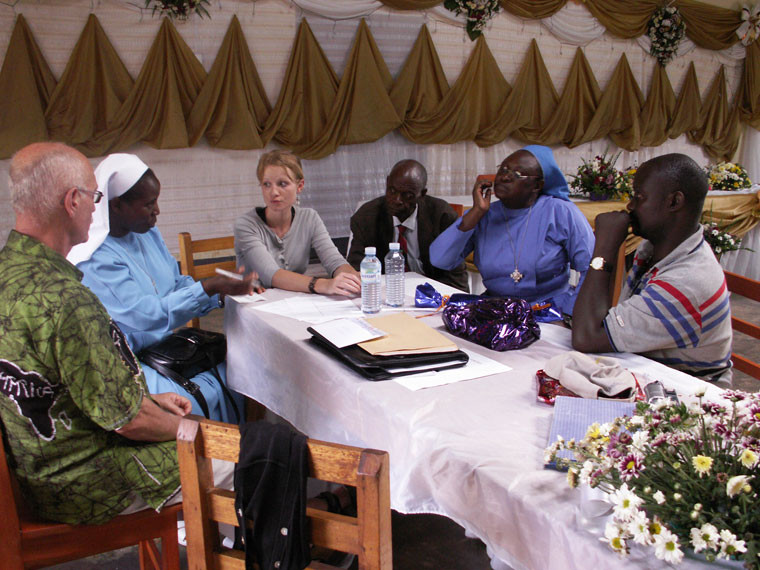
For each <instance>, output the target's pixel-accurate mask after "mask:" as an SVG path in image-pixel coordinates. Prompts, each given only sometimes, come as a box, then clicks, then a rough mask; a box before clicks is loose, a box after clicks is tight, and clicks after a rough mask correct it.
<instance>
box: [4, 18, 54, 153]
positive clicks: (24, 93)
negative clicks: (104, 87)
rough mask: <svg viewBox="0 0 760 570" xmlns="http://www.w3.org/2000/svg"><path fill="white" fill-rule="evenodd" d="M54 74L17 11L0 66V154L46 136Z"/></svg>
mask: <svg viewBox="0 0 760 570" xmlns="http://www.w3.org/2000/svg"><path fill="white" fill-rule="evenodd" d="M55 84H56V81H55V77H53V72H52V71H50V67H49V66H48V64H47V62H46V61H45V58H44V57H43V56H42V52H41V51H40V48H39V46H38V45H37V42H36V41H35V39H34V36H33V35H32V31H31V30H30V29H29V25H28V24H27V23H26V19H25V18H24V16H23V15H21V14H19V16H18V18H16V24H15V25H14V27H13V32H12V33H11V40H10V43H9V44H8V50H7V51H6V53H5V59H4V60H3V67H2V69H0V93H2V94H3V106H2V107H3V109H2V112H0V157H7V156H10V155H11V154H13V153H14V152H15V151H16V150H18V149H19V148H21V147H23V146H25V145H27V144H29V143H32V142H35V141H41V140H46V139H47V138H48V130H47V124H46V122H45V109H46V108H47V106H48V103H49V101H50V97H51V95H52V93H53V90H54V89H55Z"/></svg>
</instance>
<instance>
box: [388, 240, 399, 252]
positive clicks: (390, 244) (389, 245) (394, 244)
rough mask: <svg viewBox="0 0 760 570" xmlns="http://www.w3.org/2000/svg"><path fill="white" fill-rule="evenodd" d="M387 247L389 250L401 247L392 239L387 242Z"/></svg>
mask: <svg viewBox="0 0 760 570" xmlns="http://www.w3.org/2000/svg"><path fill="white" fill-rule="evenodd" d="M388 249H390V250H399V249H401V244H400V243H398V242H395V241H392V242H391V243H389V244H388Z"/></svg>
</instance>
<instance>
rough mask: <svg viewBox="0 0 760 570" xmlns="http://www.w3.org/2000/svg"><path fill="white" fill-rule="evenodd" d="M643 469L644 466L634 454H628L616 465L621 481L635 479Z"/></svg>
mask: <svg viewBox="0 0 760 570" xmlns="http://www.w3.org/2000/svg"><path fill="white" fill-rule="evenodd" d="M643 469H644V464H643V463H642V461H641V458H640V457H639V456H638V455H636V454H634V453H629V454H628V455H626V456H625V457H623V459H622V460H621V461H620V463H618V471H620V478H621V479H623V481H628V480H630V479H632V478H633V477H637V476H638V474H639V473H640V472H641V471H642V470H643Z"/></svg>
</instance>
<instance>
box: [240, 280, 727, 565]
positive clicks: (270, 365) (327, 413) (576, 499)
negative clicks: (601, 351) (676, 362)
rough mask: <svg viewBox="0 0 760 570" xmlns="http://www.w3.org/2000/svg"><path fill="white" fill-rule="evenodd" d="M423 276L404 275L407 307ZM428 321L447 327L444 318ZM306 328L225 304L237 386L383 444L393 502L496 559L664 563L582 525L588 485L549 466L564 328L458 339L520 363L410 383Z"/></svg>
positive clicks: (341, 433)
mask: <svg viewBox="0 0 760 570" xmlns="http://www.w3.org/2000/svg"><path fill="white" fill-rule="evenodd" d="M408 275H409V274H408ZM421 281H422V280H421V279H420V278H419V277H417V278H415V277H414V276H412V277H411V278H409V277H408V278H407V295H408V297H407V302H408V303H409V304H411V299H412V297H411V294H412V293H413V290H414V287H415V286H416V284H417V283H419V282H421ZM437 288H438V289H439V291H445V290H446V288H445V286H442V285H441V286H438V287H437ZM292 295H298V294H297V293H288V292H284V291H278V290H270V291H267V292H266V293H265V297H266V298H267V299H270V300H277V299H282V298H285V297H289V296H292ZM359 315H360V313H359V312H358V310H357V316H359ZM424 320H425V322H426V323H427V324H429V325H430V326H433V327H435V328H439V329H441V330H444V329H443V324H442V322H441V319H440V316H433V317H427V318H425V319H424ZM307 326H308V324H307V323H304V322H301V321H297V320H294V319H291V318H287V317H282V316H278V315H273V314H270V313H264V312H260V311H257V310H256V309H255V304H238V303H236V302H234V301H232V302H228V303H227V307H226V309H225V332H226V333H227V343H228V354H227V371H228V381H229V384H230V387H232V388H234V389H235V390H238V391H239V392H242V393H244V394H246V395H248V396H250V397H251V398H254V399H256V400H257V401H259V402H261V403H262V404H264V405H265V406H266V407H267V408H269V409H270V410H272V411H273V412H275V413H276V414H278V415H280V416H282V417H283V418H285V419H287V420H288V421H290V422H291V423H292V424H293V425H294V426H295V427H296V428H297V429H299V430H301V431H302V432H304V433H305V434H307V435H308V436H309V437H313V438H317V439H323V440H328V441H334V442H340V443H345V444H351V445H358V446H362V447H373V448H377V449H383V450H387V451H388V452H389V453H390V464H391V473H390V476H391V477H390V478H391V505H392V508H393V509H395V510H397V511H400V512H403V513H436V514H441V515H444V516H447V517H449V518H451V519H453V520H454V521H456V522H457V523H459V524H460V525H462V526H463V527H464V528H465V529H466V530H467V531H468V532H469V533H470V534H471V535H474V536H476V537H478V538H480V539H481V540H482V541H483V542H484V543H485V544H486V546H487V548H488V551H489V554H490V555H491V556H492V558H493V565H494V567H505V565H509V566H512V567H514V568H535V569H550V568H562V569H570V568H579V569H580V568H583V569H586V568H597V569H602V568H604V569H608V568H617V567H625V568H652V567H653V566H661V565H660V564H659V561H656V560H655V559H654V558H653V554H652V552H653V551H652V550H651V549H647V550H641V549H639V547H634V550H633V552H632V555H631V557H630V558H628V559H626V560H625V561H621V560H620V559H619V558H618V557H617V555H616V554H615V553H614V552H612V550H610V549H609V548H608V547H606V546H605V545H603V544H602V543H601V542H599V540H598V538H599V532H600V531H599V528H592V529H591V530H589V525H583V524H581V523H579V520H578V516H577V512H578V505H579V503H580V495H581V493H580V492H579V491H578V490H573V489H570V488H569V487H568V486H567V484H566V482H565V475H564V474H563V473H559V472H557V471H554V470H551V469H544V467H543V450H544V448H545V447H546V445H547V437H548V434H549V428H550V425H551V421H552V411H553V408H551V407H550V406H548V405H546V404H542V403H538V402H537V401H536V381H535V372H536V370H537V369H539V368H541V367H542V366H543V364H544V362H546V360H547V359H548V358H550V357H551V356H554V355H555V354H558V353H560V352H562V351H564V350H568V349H569V348H570V345H569V342H570V337H569V331H568V330H566V329H564V328H561V327H557V326H553V325H545V326H542V339H541V340H539V341H538V342H536V343H534V344H533V345H532V346H530V347H528V348H527V349H524V350H520V351H513V352H507V353H496V352H493V351H489V350H488V349H485V348H482V347H478V346H476V345H473V344H471V343H467V342H466V341H462V340H461V339H457V342H458V344H459V345H460V346H463V345H466V346H467V348H470V349H472V350H474V351H476V352H479V353H481V354H484V355H487V356H489V357H491V358H494V359H497V360H499V361H501V362H504V363H505V364H507V365H509V366H511V367H512V370H511V371H510V372H508V373H504V374H500V375H495V376H490V377H486V378H479V379H475V380H469V381H464V382H459V383H455V384H449V385H445V386H440V387H436V388H429V389H424V390H419V391H416V392H412V391H409V390H407V389H405V388H403V387H402V386H400V385H399V384H397V383H396V382H394V381H383V382H370V381H367V380H365V379H363V378H362V377H360V376H359V375H358V374H356V373H354V372H352V371H351V370H349V369H348V368H346V367H344V366H343V365H341V364H340V363H339V362H337V361H335V360H334V359H333V358H331V357H330V356H328V355H326V354H324V353H323V352H321V351H319V350H318V349H317V348H315V347H314V346H312V345H311V343H309V342H307V339H308V338H309V336H310V335H309V333H308V332H307V331H306V327H307ZM623 359H624V360H625V361H626V366H628V367H629V368H631V369H633V370H634V371H636V370H639V371H644V372H645V373H647V374H649V375H650V376H658V377H660V378H661V379H662V380H663V381H664V382H665V383H666V384H668V385H670V386H673V387H676V388H677V389H678V390H679V392H681V393H691V392H693V391H694V390H695V389H696V387H697V386H703V385H704V383H702V382H701V381H699V380H696V379H694V378H692V377H690V376H687V375H685V374H681V373H679V372H676V371H673V370H671V369H669V368H666V367H664V366H661V365H658V364H656V363H652V362H651V361H648V360H646V359H644V358H642V357H638V356H633V355H625V356H624V357H623ZM709 390H710V391H713V390H717V388H715V387H712V386H710V387H709ZM600 524H603V523H601V521H595V523H594V524H592V525H590V526H591V527H599V525H600ZM693 564H696V563H694V562H687V563H685V564H684V567H687V568H688V567H690V565H693Z"/></svg>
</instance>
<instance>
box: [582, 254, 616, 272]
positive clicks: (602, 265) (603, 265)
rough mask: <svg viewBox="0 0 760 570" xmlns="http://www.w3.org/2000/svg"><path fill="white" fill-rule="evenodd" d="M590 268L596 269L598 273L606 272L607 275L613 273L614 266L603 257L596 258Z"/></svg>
mask: <svg viewBox="0 0 760 570" xmlns="http://www.w3.org/2000/svg"><path fill="white" fill-rule="evenodd" d="M588 266H589V267H590V268H591V269H596V270H597V271H606V272H607V273H612V270H613V267H612V264H611V263H610V262H609V261H605V260H604V258H603V257H598V256H597V257H595V258H594V259H592V260H591V263H589V264H588Z"/></svg>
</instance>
